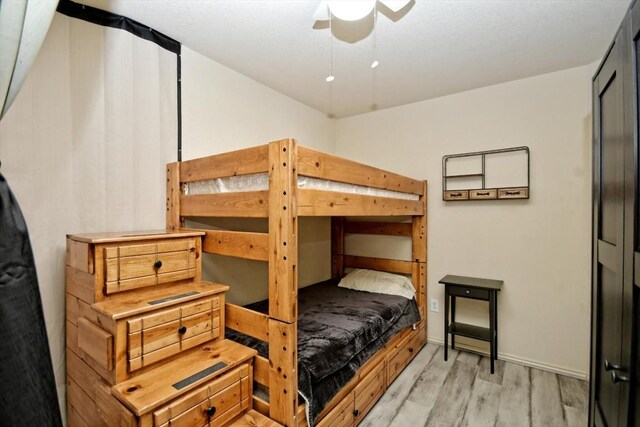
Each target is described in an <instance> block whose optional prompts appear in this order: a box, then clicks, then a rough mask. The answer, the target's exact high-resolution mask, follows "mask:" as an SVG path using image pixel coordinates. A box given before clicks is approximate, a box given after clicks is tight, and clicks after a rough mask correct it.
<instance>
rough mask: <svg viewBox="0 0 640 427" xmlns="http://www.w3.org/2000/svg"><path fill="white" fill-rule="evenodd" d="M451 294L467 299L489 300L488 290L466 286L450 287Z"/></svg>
mask: <svg viewBox="0 0 640 427" xmlns="http://www.w3.org/2000/svg"><path fill="white" fill-rule="evenodd" d="M449 288H450V289H449V294H451V295H454V296H461V297H467V298H475V299H481V300H486V301H488V300H489V291H487V290H486V289H476V288H466V287H464V286H449Z"/></svg>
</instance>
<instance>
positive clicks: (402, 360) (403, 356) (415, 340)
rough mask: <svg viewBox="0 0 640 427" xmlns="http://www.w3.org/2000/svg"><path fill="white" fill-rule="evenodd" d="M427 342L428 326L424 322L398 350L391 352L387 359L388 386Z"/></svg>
mask: <svg viewBox="0 0 640 427" xmlns="http://www.w3.org/2000/svg"><path fill="white" fill-rule="evenodd" d="M425 342H426V328H425V326H424V323H423V324H422V325H420V326H419V328H418V329H417V330H416V331H413V332H412V333H411V334H410V335H409V337H408V338H405V340H404V341H403V342H401V343H400V345H399V348H398V351H397V352H396V353H391V354H390V355H389V359H388V360H387V387H389V386H390V385H391V383H392V382H393V381H394V380H395V379H396V377H397V376H398V375H400V372H402V370H403V369H404V367H405V366H406V365H407V363H408V362H409V361H410V360H411V359H413V358H414V357H415V355H416V354H417V353H418V351H420V349H421V348H422V345H423V344H424V343H425Z"/></svg>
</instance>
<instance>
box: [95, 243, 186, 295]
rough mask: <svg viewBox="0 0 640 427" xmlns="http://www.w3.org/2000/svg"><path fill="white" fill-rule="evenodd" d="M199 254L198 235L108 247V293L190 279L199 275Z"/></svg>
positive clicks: (105, 287)
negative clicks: (197, 268) (197, 260)
mask: <svg viewBox="0 0 640 427" xmlns="http://www.w3.org/2000/svg"><path fill="white" fill-rule="evenodd" d="M196 258H197V249H196V239H195V238H185V239H166V240H162V241H159V242H155V243H142V242H134V243H121V244H119V245H118V246H108V247H105V248H104V277H105V286H104V290H105V293H106V294H112V293H116V292H122V291H128V290H131V289H137V288H142V287H145V286H154V285H158V284H162V283H169V282H173V281H177V280H184V279H191V278H193V277H195V275H196Z"/></svg>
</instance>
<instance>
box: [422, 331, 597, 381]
mask: <svg viewBox="0 0 640 427" xmlns="http://www.w3.org/2000/svg"><path fill="white" fill-rule="evenodd" d="M456 341H457V340H456ZM427 342H430V343H433V344H438V345H441V346H443V345H444V341H443V340H441V339H439V338H432V337H428V338H427ZM456 348H460V349H462V350H468V351H471V352H474V353H478V354H481V355H483V356H489V352H488V351H487V350H485V349H484V348H481V347H477V346H474V345H472V344H469V343H460V342H456ZM498 359H500V360H504V361H507V362H512V363H517V364H518V365H524V366H529V367H531V368H536V369H542V370H543V371H549V372H553V373H554V374H560V375H566V376H568V377H572V378H577V379H579V380H584V381H589V374H588V373H586V372H583V371H576V370H574V369H569V368H565V367H562V366H557V365H552V364H549V363H544V362H538V361H535V360H530V359H526V358H524V357H520V356H514V355H512V354H505V353H501V352H498Z"/></svg>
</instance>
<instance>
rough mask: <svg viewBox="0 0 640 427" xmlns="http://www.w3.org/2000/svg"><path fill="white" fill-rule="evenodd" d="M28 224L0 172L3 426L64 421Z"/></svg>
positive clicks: (0, 397)
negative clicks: (59, 404) (61, 416)
mask: <svg viewBox="0 0 640 427" xmlns="http://www.w3.org/2000/svg"><path fill="white" fill-rule="evenodd" d="M61 425H62V420H61V418H60V409H59V407H58V395H57V394H56V383H55V379H54V376H53V366H52V363H51V355H50V352H49V343H48V341H47V332H46V329H45V323H44V315H43V312H42V301H41V299H40V290H39V289H38V278H37V276H36V267H35V264H34V260H33V253H32V251H31V243H30V242H29V233H28V231H27V225H26V223H25V221H24V217H23V216H22V212H21V211H20V207H19V206H18V202H17V201H16V199H15V198H14V197H13V194H12V193H11V190H10V189H9V184H8V183H7V181H6V180H5V179H4V177H3V176H2V174H0V426H55V427H58V426H61Z"/></svg>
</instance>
